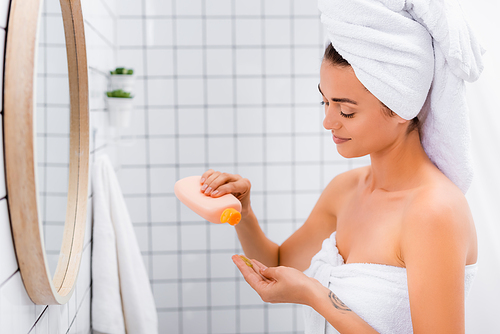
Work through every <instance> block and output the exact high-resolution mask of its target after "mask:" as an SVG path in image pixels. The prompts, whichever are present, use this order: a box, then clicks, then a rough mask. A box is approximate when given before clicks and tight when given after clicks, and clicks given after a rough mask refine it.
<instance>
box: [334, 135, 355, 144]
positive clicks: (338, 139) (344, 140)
mask: <svg viewBox="0 0 500 334" xmlns="http://www.w3.org/2000/svg"><path fill="white" fill-rule="evenodd" d="M349 140H351V138H341V137H337V136H336V135H333V141H334V142H335V144H337V145H338V144H342V143H345V142H346V141H349Z"/></svg>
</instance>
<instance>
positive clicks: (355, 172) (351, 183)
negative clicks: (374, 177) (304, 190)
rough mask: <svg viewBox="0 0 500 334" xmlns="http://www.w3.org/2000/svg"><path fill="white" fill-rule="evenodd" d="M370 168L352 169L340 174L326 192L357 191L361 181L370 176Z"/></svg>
mask: <svg viewBox="0 0 500 334" xmlns="http://www.w3.org/2000/svg"><path fill="white" fill-rule="evenodd" d="M369 169H370V166H364V167H359V168H355V169H351V170H349V171H347V172H344V173H341V174H338V175H337V176H335V177H334V178H333V179H332V180H331V181H330V183H329V184H328V185H327V186H326V188H325V191H327V190H328V191H330V190H335V191H350V190H353V189H355V188H356V187H357V186H358V184H359V182H360V180H362V179H364V178H365V177H366V175H367V174H368V172H369Z"/></svg>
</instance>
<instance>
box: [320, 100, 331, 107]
mask: <svg viewBox="0 0 500 334" xmlns="http://www.w3.org/2000/svg"><path fill="white" fill-rule="evenodd" d="M325 104H326V105H327V106H329V105H330V103H328V102H325V101H321V105H322V106H324V105H325Z"/></svg>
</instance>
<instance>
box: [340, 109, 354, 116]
mask: <svg viewBox="0 0 500 334" xmlns="http://www.w3.org/2000/svg"><path fill="white" fill-rule="evenodd" d="M340 116H342V117H345V118H353V117H354V113H352V114H344V113H343V112H342V110H341V111H340Z"/></svg>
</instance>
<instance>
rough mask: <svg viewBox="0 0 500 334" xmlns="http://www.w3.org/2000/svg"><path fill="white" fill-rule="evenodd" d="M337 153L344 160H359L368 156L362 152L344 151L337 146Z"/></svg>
mask: <svg viewBox="0 0 500 334" xmlns="http://www.w3.org/2000/svg"><path fill="white" fill-rule="evenodd" d="M337 152H339V154H340V155H341V156H342V157H344V158H346V159H352V158H361V157H364V156H365V155H368V153H364V152H363V153H362V152H355V151H352V150H346V149H344V148H342V147H339V145H337Z"/></svg>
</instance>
